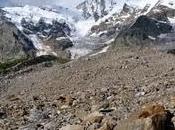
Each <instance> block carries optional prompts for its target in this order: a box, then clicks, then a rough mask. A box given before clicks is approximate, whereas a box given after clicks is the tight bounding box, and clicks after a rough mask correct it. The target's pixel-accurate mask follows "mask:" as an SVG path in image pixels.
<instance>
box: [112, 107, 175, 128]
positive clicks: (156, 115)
mask: <svg viewBox="0 0 175 130" xmlns="http://www.w3.org/2000/svg"><path fill="white" fill-rule="evenodd" d="M172 117H173V115H172V114H171V113H170V112H169V111H168V110H166V109H165V107H164V106H162V105H159V104H153V105H146V106H144V107H143V108H142V110H141V111H140V112H139V113H138V114H136V115H135V116H134V117H132V118H129V119H127V120H124V121H121V122H120V123H119V124H118V125H117V126H116V127H115V128H114V130H174V125H173V123H172Z"/></svg>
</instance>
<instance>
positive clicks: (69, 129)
mask: <svg viewBox="0 0 175 130" xmlns="http://www.w3.org/2000/svg"><path fill="white" fill-rule="evenodd" d="M60 130H84V127H83V126H81V125H67V126H64V127H62V128H61V129H60Z"/></svg>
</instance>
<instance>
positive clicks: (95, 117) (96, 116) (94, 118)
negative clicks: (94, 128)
mask: <svg viewBox="0 0 175 130" xmlns="http://www.w3.org/2000/svg"><path fill="white" fill-rule="evenodd" d="M103 117H104V115H103V114H101V113H99V112H94V113H91V114H89V115H87V116H86V117H85V118H84V122H88V123H100V122H101V121H102V119H103Z"/></svg>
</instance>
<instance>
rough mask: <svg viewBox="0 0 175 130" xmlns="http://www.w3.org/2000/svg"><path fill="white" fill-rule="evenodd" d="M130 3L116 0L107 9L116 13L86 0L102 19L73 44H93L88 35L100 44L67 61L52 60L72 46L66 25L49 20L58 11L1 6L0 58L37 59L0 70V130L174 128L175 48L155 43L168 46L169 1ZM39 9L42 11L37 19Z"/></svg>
mask: <svg viewBox="0 0 175 130" xmlns="http://www.w3.org/2000/svg"><path fill="white" fill-rule="evenodd" d="M131 1H132V2H133V0H131ZM131 1H130V3H126V1H125V0H124V1H122V2H121V3H120V5H122V6H119V7H120V9H121V10H120V9H116V8H112V9H111V10H113V9H116V10H117V11H118V12H117V11H116V10H115V11H116V12H115V14H113V15H111V14H110V13H111V12H108V11H107V10H108V8H106V7H107V6H105V4H106V3H104V2H105V1H98V0H96V1H93V0H92V1H91V2H92V3H93V4H92V5H94V4H96V5H97V7H98V8H94V9H93V10H95V11H97V12H98V11H99V12H98V13H99V17H100V20H101V21H103V20H104V21H103V22H101V21H97V22H96V24H98V23H100V25H96V26H94V27H93V28H92V29H91V33H90V35H91V36H89V37H83V38H82V39H80V42H82V43H84V44H80V43H78V44H77V46H76V47H77V48H78V47H80V48H83V49H84V48H85V46H86V48H85V49H87V48H88V49H90V48H93V47H94V46H92V44H93V43H91V41H95V40H96V41H97V42H94V43H96V46H101V45H102V44H101V43H100V42H102V41H103V40H102V39H105V40H106V42H105V43H106V45H107V46H105V49H103V50H102V51H100V52H98V50H96V51H97V53H95V54H93V53H92V54H89V53H86V54H89V55H86V56H84V57H80V58H78V59H76V60H72V61H70V62H67V61H65V60H62V59H61V61H62V62H60V61H59V62H57V61H58V56H61V54H59V52H60V51H61V52H65V49H67V48H69V47H71V46H72V41H70V39H69V38H70V37H69V36H71V31H72V26H71V24H70V23H69V22H66V23H65V22H63V21H62V20H61V21H59V20H54V21H53V19H52V18H53V15H54V16H55V17H59V16H58V13H55V12H53V11H51V12H50V11H48V10H47V9H41V8H31V7H27V8H28V10H27V11H26V10H25V11H24V12H23V13H22V14H20V13H21V9H24V7H15V8H5V9H4V10H5V11H6V12H4V11H1V14H2V15H1V23H2V24H0V30H2V31H1V32H2V33H0V35H1V36H2V37H0V45H1V44H2V45H3V47H4V46H5V47H6V48H7V49H6V51H2V52H3V55H2V56H3V57H4V58H6V57H8V58H9V57H10V58H12V59H15V58H16V57H14V55H15V56H18V57H21V56H22V57H25V56H28V55H29V56H34V57H37V58H34V59H30V60H27V61H26V60H25V61H23V62H22V63H20V64H15V66H13V67H10V68H8V69H7V70H6V71H5V72H3V73H0V98H1V100H0V129H2V130H9V129H11V130H36V129H37V130H136V129H137V130H174V129H175V128H174V124H175V117H174V115H173V114H174V111H175V95H174V93H175V89H174V85H175V80H174V79H175V74H174V73H175V68H174V64H175V55H174V54H175V50H174V49H173V47H170V46H169V47H170V49H171V50H168V51H161V50H160V48H163V46H160V44H164V45H166V44H170V43H171V44H172V45H173V41H174V21H173V20H174V5H173V3H172V2H169V1H168V2H167V1H157V0H153V1H152V2H151V4H150V5H149V4H147V2H149V3H150V1H149V0H144V1H143V0H140V1H137V0H134V2H136V4H137V5H140V6H139V7H136V6H134V5H132V4H131ZM145 1H146V3H145ZM101 2H102V3H101ZM113 2H114V1H113ZM137 2H139V3H137ZM140 2H141V3H142V2H143V3H144V4H140ZM83 4H87V2H85V3H83ZM83 4H81V5H79V6H80V8H81V7H84V5H83ZM88 4H89V3H88ZM141 5H142V6H141ZM116 6H117V5H116ZM25 8H26V7H25ZM88 8H91V7H88ZM99 8H101V9H102V10H98V9H99ZM33 9H36V10H37V11H38V12H35V13H36V14H35V15H37V17H35V16H34V14H33V12H32V14H31V15H29V14H30V13H31V10H33ZM91 9H92V8H91ZM19 10H20V13H19ZM41 10H42V11H41ZM40 11H41V12H43V11H44V12H45V13H46V14H47V13H49V15H48V16H47V17H44V18H43V17H41V16H43V14H42V13H41V12H40ZM97 12H95V13H97ZM91 13H94V12H90V14H91ZM102 13H106V14H102ZM51 14H52V15H51ZM38 15H39V17H38ZM91 15H93V14H91ZM50 16H51V18H50ZM16 17H17V19H16ZM7 18H8V19H7ZM106 18H107V19H106ZM12 22H13V23H12ZM7 29H8V31H9V32H7V31H5V30H7ZM92 34H93V35H92ZM98 37H99V39H95V40H92V39H93V38H98ZM101 38H102V39H101ZM111 38H115V41H114V42H113V44H112V45H111V44H110V42H111V40H110V42H109V41H108V40H109V39H111ZM4 39H5V41H7V42H3V41H4ZM87 39H88V40H89V41H88V40H87ZM9 40H10V43H9ZM85 40H86V41H85ZM1 41H2V42H1ZM4 43H5V44H4ZM147 44H148V45H149V46H145V45H147ZM150 44H152V46H150ZM157 44H158V46H157ZM8 45H10V46H9V47H8ZM30 45H31V46H30ZM116 45H118V46H116ZM119 45H121V46H119ZM125 45H131V46H125ZM140 45H141V46H140ZM74 46H75V44H74ZM11 47H13V48H15V47H16V48H15V50H17V51H15V52H13V50H14V49H12V48H11ZM103 47H104V46H102V47H101V48H103ZM106 47H107V48H106ZM165 47H166V46H165ZM77 48H76V49H77ZM2 50H4V49H2ZM30 50H31V51H30ZM92 50H95V49H92ZM106 50H108V51H107V52H106ZM6 52H9V53H8V55H7V54H6ZM27 52H28V53H27ZM104 52H105V53H104ZM0 53H1V52H0ZM21 53H22V54H21ZM4 54H5V55H4ZM46 54H48V55H49V56H48V55H47V56H45V55H46ZM41 55H42V56H41ZM43 55H44V56H43ZM50 55H52V56H50ZM4 58H2V60H4ZM8 58H7V59H8ZM45 59H46V60H45ZM48 59H49V61H48ZM43 60H44V61H47V62H44V63H43ZM53 61H54V62H53ZM60 63H63V64H60ZM5 65H6V64H5ZM7 65H8V64H7ZM0 67H1V64H0ZM142 106H143V107H142Z"/></svg>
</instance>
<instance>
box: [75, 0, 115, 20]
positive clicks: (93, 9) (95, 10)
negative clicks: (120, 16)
mask: <svg viewBox="0 0 175 130" xmlns="http://www.w3.org/2000/svg"><path fill="white" fill-rule="evenodd" d="M114 4H115V2H114V0H86V1H84V2H82V3H81V4H79V5H78V6H77V9H79V10H81V11H82V12H83V16H84V18H85V19H87V18H89V17H93V18H94V19H95V21H97V20H99V19H100V18H102V17H104V16H105V15H107V14H108V13H109V11H110V10H111V9H112V8H113V6H114Z"/></svg>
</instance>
